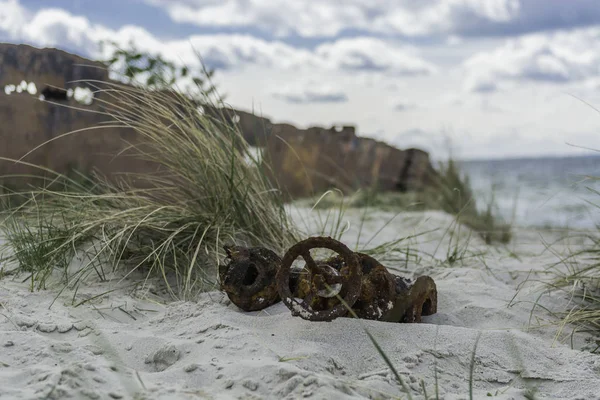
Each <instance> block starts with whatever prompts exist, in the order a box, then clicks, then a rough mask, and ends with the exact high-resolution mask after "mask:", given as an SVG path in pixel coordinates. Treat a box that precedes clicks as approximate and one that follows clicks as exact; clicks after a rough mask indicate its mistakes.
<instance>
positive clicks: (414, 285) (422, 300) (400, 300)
mask: <svg viewBox="0 0 600 400" xmlns="http://www.w3.org/2000/svg"><path fill="white" fill-rule="evenodd" d="M436 312H437V287H436V285H435V282H434V281H433V279H431V278H430V277H429V276H420V277H418V278H417V279H416V280H415V281H414V282H412V281H410V280H408V279H405V278H402V277H399V276H396V299H395V300H394V306H393V308H392V309H391V310H389V312H387V313H386V314H385V315H383V317H382V318H381V320H382V321H389V322H421V317H422V316H424V315H425V316H427V315H432V314H435V313H436Z"/></svg>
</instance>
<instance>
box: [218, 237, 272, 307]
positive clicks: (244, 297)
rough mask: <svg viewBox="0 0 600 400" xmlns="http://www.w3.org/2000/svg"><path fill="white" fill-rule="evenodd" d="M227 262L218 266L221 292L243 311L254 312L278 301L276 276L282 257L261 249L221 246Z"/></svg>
mask: <svg viewBox="0 0 600 400" xmlns="http://www.w3.org/2000/svg"><path fill="white" fill-rule="evenodd" d="M223 248H224V250H225V253H227V259H226V263H225V264H224V265H220V266H219V280H220V281H221V290H223V291H225V292H226V293H227V295H228V296H229V299H230V300H231V301H232V302H233V304H235V305H236V306H238V307H239V308H241V309H242V310H244V311H257V310H262V309H264V308H266V307H269V306H271V305H273V304H275V303H277V302H278V301H279V294H278V292H277V285H276V282H275V274H276V273H277V269H279V266H280V265H281V258H279V256H278V255H277V254H275V253H274V252H273V251H271V250H268V249H264V248H262V247H252V248H247V247H242V246H223Z"/></svg>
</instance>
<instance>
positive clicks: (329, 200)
mask: <svg viewBox="0 0 600 400" xmlns="http://www.w3.org/2000/svg"><path fill="white" fill-rule="evenodd" d="M437 172H438V173H437V174H436V176H434V177H432V178H433V183H432V185H430V186H429V187H427V188H425V189H423V190H422V191H410V192H381V191H378V190H377V189H376V188H366V189H361V190H358V191H357V192H356V193H354V194H353V195H352V196H350V197H349V198H347V199H344V198H343V195H342V194H341V192H340V191H330V192H328V193H327V194H326V195H322V196H320V197H319V198H318V199H315V198H313V199H306V200H300V201H299V203H300V204H304V205H310V204H315V207H316V208H319V209H337V208H339V207H340V204H343V205H344V206H345V207H346V208H368V209H378V210H383V211H391V212H399V211H424V210H441V211H445V212H447V213H449V214H451V215H454V216H455V217H456V220H457V222H458V223H460V224H463V225H466V226H468V227H469V228H471V229H473V231H475V232H477V233H478V234H479V235H480V236H481V237H482V238H483V239H484V240H485V242H486V243H488V244H491V243H494V242H497V243H503V244H505V243H508V242H509V241H510V240H511V237H512V228H511V225H510V224H508V223H506V222H504V221H502V220H501V219H500V218H499V217H498V215H496V214H495V213H494V206H495V205H494V200H493V198H492V200H491V201H490V202H489V203H488V205H487V207H486V209H485V210H484V211H481V210H479V209H478V207H477V204H476V202H475V199H474V195H473V190H472V188H471V185H470V182H469V179H468V177H467V176H462V175H461V173H460V169H459V168H458V166H457V165H456V162H454V161H453V160H452V159H450V160H449V161H448V162H447V163H444V164H440V166H439V168H438V170H437Z"/></svg>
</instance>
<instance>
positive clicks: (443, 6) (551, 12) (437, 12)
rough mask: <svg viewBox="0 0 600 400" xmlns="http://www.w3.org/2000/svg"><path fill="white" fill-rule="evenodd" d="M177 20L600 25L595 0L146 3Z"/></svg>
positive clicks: (299, 31) (507, 29)
mask: <svg viewBox="0 0 600 400" xmlns="http://www.w3.org/2000/svg"><path fill="white" fill-rule="evenodd" d="M145 1H146V2H147V3H150V4H154V5H156V6H158V7H162V8H164V9H165V10H166V11H167V12H168V13H169V15H170V17H171V18H172V19H173V20H174V21H176V22H182V23H184V22H185V23H193V24H197V25H199V26H202V27H206V26H213V27H234V28H236V27H237V28H242V27H253V28H256V29H260V30H263V31H265V32H267V33H269V34H275V35H278V36H285V35H292V34H296V35H300V36H305V37H331V36H336V35H338V34H340V33H341V32H343V31H344V30H362V31H367V32H375V33H385V34H392V35H406V36H431V35H466V36H471V35H491V36H494V35H514V34H519V33H526V32H535V31H542V30H547V29H557V28H569V27H577V26H586V25H590V24H594V23H598V21H599V20H600V7H598V5H597V0H568V1H565V0H419V1H414V0H371V1H364V0H320V1H318V2H317V1H313V0H294V1H289V0H270V1H264V0H145Z"/></svg>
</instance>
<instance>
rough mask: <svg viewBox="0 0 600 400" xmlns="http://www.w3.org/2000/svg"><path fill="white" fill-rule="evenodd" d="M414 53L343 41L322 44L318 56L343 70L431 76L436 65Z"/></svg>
mask: <svg viewBox="0 0 600 400" xmlns="http://www.w3.org/2000/svg"><path fill="white" fill-rule="evenodd" d="M415 52H416V51H415V50H414V49H410V48H408V47H405V46H397V45H393V44H390V43H388V42H385V41H383V40H380V39H375V38H353V39H341V40H338V41H336V42H333V43H326V44H322V45H321V46H319V47H317V49H316V51H315V53H316V55H317V56H318V57H319V58H320V59H322V60H323V61H324V62H325V63H328V64H330V65H331V66H333V67H335V68H339V69H345V70H362V71H380V72H390V73H393V74H398V75H427V74H430V73H433V72H435V70H436V68H435V67H434V66H433V64H431V63H429V62H427V61H425V60H423V59H422V58H420V57H419V56H417V55H416V54H415Z"/></svg>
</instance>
